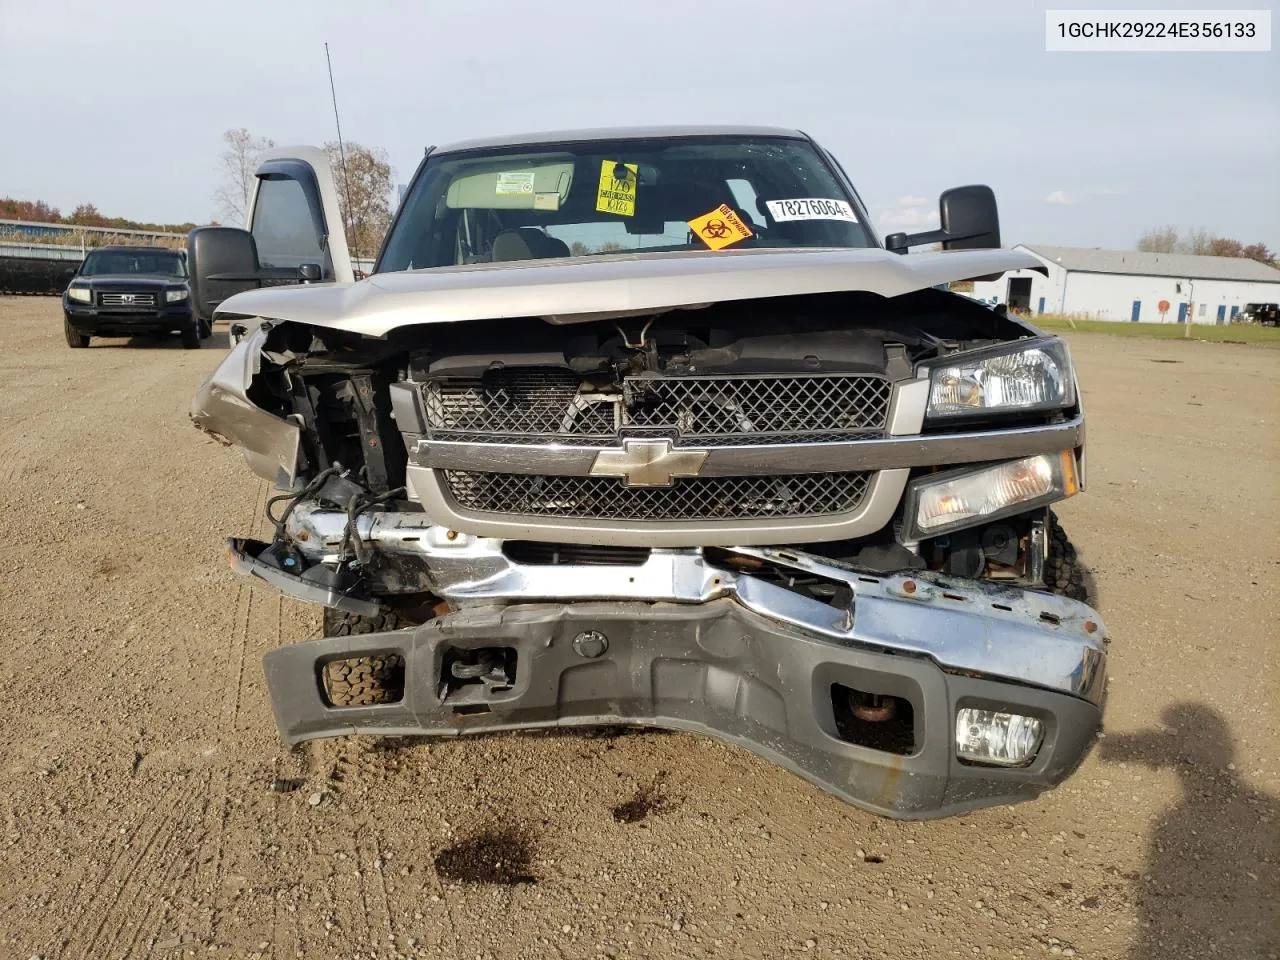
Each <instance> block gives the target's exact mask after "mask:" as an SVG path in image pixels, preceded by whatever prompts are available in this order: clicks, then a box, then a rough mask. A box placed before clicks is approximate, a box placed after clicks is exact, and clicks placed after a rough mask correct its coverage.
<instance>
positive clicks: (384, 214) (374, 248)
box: [324, 141, 391, 259]
mask: <svg viewBox="0 0 1280 960" xmlns="http://www.w3.org/2000/svg"><path fill="white" fill-rule="evenodd" d="M324 148H325V152H326V153H328V155H329V166H330V167H331V168H332V170H333V177H334V181H335V183H336V184H337V188H338V205H339V207H340V208H341V210H342V223H343V225H344V226H345V227H346V231H347V248H348V249H349V250H350V252H351V256H352V258H353V259H357V258H358V259H369V258H372V257H374V256H376V255H377V253H378V250H379V249H380V248H381V247H382V239H383V237H385V236H386V235H387V228H389V227H390V226H391V162H390V160H388V158H387V152H386V151H385V150H383V149H382V148H380V147H365V146H362V145H361V144H358V143H344V144H343V145H342V146H341V147H339V145H338V143H337V141H334V142H332V143H326V144H325V145H324ZM344 160H345V162H344Z"/></svg>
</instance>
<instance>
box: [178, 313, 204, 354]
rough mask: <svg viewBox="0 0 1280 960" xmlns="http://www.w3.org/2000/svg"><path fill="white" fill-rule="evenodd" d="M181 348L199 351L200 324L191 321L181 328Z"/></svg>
mask: <svg viewBox="0 0 1280 960" xmlns="http://www.w3.org/2000/svg"><path fill="white" fill-rule="evenodd" d="M182 346H183V349H185V350H199V349H200V322H199V321H198V320H192V321H191V323H190V324H189V325H187V326H185V327H183V328H182Z"/></svg>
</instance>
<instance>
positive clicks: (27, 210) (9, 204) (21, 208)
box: [0, 197, 62, 223]
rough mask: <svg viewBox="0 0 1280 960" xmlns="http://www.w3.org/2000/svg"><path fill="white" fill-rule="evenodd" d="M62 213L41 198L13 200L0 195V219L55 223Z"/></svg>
mask: <svg viewBox="0 0 1280 960" xmlns="http://www.w3.org/2000/svg"><path fill="white" fill-rule="evenodd" d="M61 219H62V214H61V213H59V212H58V209H57V207H51V206H49V204H47V203H45V202H44V201H43V200H14V199H13V198H12V197H0V220H27V221H29V222H33V223H57V222H58V221H59V220H61Z"/></svg>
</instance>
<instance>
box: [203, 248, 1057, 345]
mask: <svg viewBox="0 0 1280 960" xmlns="http://www.w3.org/2000/svg"><path fill="white" fill-rule="evenodd" d="M1038 267H1042V264H1041V263H1040V261H1038V260H1037V259H1036V258H1035V257H1033V256H1031V255H1030V254H1028V253H1023V252H1021V251H1014V250H957V251H935V252H931V253H919V254H911V255H907V256H903V255H901V254H897V253H890V252H888V251H887V250H882V249H879V248H869V249H820V250H815V249H807V250H739V251H720V252H710V251H708V252H705V253H688V252H680V253H669V254H624V255H618V256H605V257H575V258H572V259H567V260H565V259H556V260H529V261H518V262H513V263H496V264H494V263H485V264H472V265H468V266H460V267H436V268H432V269H425V270H409V271H404V272H399V273H381V274H375V275H374V276H372V277H370V278H368V279H367V280H361V281H358V282H356V283H350V284H306V285H297V286H285V287H268V288H266V289H262V290H250V291H246V292H245V293H239V294H236V295H235V296H233V297H228V298H227V299H226V300H225V301H223V302H222V304H221V305H220V306H219V307H218V310H217V314H216V315H217V316H218V317H220V318H226V317H229V316H238V317H263V318H270V319H282V320H293V321H297V322H299V323H308V324H313V325H315V326H321V327H333V328H336V329H340V330H346V331H349V332H351V333H360V334H365V335H367V336H374V337H380V336H385V335H386V334H387V333H388V332H389V331H391V330H394V329H396V328H397V327H403V326H409V325H411V324H424V323H455V322H458V321H462V320H488V319H498V318H502V317H541V318H542V319H544V320H546V321H548V322H549V323H578V322H585V321H589V320H599V319H606V318H612V317H621V316H627V315H633V314H642V313H651V312H653V311H655V310H664V309H676V308H680V307H696V306H700V305H703V304H710V303H717V302H721V301H726V300H750V299H756V298H761V297H782V296H796V295H802V294H811V293H835V292H840V291H855V290H860V291H868V292H870V293H877V294H880V295H881V296H884V297H896V296H900V295H902V294H905V293H911V292H912V291H914V290H922V289H924V288H926V287H932V286H937V285H938V284H941V283H950V282H953V281H958V280H970V279H973V278H975V277H982V276H988V275H991V274H999V273H1004V272H1005V271H1008V270H1017V269H1022V268H1038Z"/></svg>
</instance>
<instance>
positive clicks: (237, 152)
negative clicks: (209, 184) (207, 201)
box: [213, 127, 275, 225]
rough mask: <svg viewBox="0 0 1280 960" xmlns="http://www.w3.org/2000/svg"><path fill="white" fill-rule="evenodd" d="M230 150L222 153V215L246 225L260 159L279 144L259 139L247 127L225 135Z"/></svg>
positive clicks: (216, 195)
mask: <svg viewBox="0 0 1280 960" xmlns="http://www.w3.org/2000/svg"><path fill="white" fill-rule="evenodd" d="M222 139H223V142H225V143H226V145H227V149H226V150H224V151H223V152H222V157H221V160H222V181H221V182H220V183H219V184H218V189H217V190H215V191H214V194H213V199H214V202H216V203H217V205H218V215H219V216H220V217H222V218H223V219H224V220H227V221H229V222H231V223H233V224H237V225H243V224H244V221H245V216H246V215H247V214H248V212H249V198H250V197H251V196H253V174H254V171H255V170H256V169H257V167H258V157H259V156H260V155H261V154H262V152H263V151H264V150H269V149H270V148H271V147H274V146H275V141H273V140H270V139H268V138H266V137H255V136H254V135H253V134H251V133H250V132H249V131H248V130H246V129H245V128H244V127H237V128H236V129H234V130H228V131H226V132H225V133H223V135H222Z"/></svg>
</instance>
